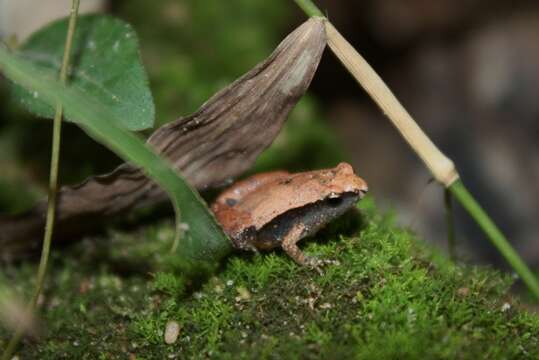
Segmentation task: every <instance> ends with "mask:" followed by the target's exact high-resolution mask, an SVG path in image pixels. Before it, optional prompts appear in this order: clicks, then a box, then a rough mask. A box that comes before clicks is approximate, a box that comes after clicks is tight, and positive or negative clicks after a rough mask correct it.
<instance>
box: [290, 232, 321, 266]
mask: <svg viewBox="0 0 539 360" xmlns="http://www.w3.org/2000/svg"><path fill="white" fill-rule="evenodd" d="M305 229H306V228H305V225H303V224H296V225H294V226H293V227H292V229H290V231H289V232H288V233H287V234H286V235H285V236H284V238H283V242H282V244H281V247H282V248H283V250H284V251H285V252H286V253H287V254H288V256H290V257H291V258H292V259H293V260H294V261H295V262H296V263H298V264H300V265H304V266H309V267H313V268H318V265H320V261H319V260H318V259H316V258H312V257H309V256H307V255H305V254H304V253H303V252H302V251H301V250H300V248H299V247H298V245H297V243H298V241H300V240H301V239H302V238H303V237H304V236H303V234H304V232H305Z"/></svg>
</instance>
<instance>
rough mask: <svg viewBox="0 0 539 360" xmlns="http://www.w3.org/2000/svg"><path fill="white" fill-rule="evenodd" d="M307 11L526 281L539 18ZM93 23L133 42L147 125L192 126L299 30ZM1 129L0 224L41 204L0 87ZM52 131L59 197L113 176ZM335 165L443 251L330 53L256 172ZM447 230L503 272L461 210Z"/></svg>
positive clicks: (249, 24) (188, 13)
mask: <svg viewBox="0 0 539 360" xmlns="http://www.w3.org/2000/svg"><path fill="white" fill-rule="evenodd" d="M8 3H12V4H14V3H18V4H19V5H18V6H21V7H22V6H30V7H31V8H32V9H34V11H26V13H25V16H26V18H28V17H32V14H33V13H35V14H43V12H42V11H38V9H37V8H36V7H37V6H38V5H40V6H44V7H45V8H46V9H48V10H50V11H51V12H52V13H54V11H53V8H54V7H55V6H59V7H60V9H59V10H58V12H59V13H62V11H63V9H67V8H68V6H67V5H65V4H67V3H68V2H65V4H61V3H62V2H60V1H58V2H57V1H52V0H51V1H42V0H39V1H37V0H35V1H33V2H32V1H31V0H25V1H20V2H18V1H6V0H5V1H3V2H2V4H1V6H2V7H1V8H0V11H3V12H4V17H2V16H1V14H0V21H1V19H5V16H6V14H7V12H6V11H7V10H6V6H7V4H8ZM28 4H29V5H28ZM83 4H84V1H83ZM317 4H318V5H319V7H320V8H321V9H323V11H324V12H325V13H326V14H327V16H328V17H329V19H330V20H331V21H332V22H333V24H334V25H335V26H336V27H337V28H338V29H339V30H340V31H341V33H342V34H343V35H344V36H345V37H346V38H347V39H348V40H349V41H350V42H351V43H352V44H353V45H354V46H355V47H356V48H357V49H358V50H359V52H360V53H361V54H362V55H363V56H364V57H365V58H366V59H367V60H368V61H369V62H370V63H371V65H372V66H373V67H374V68H375V69H376V70H377V71H378V72H379V73H380V75H381V76H382V78H383V79H384V80H385V81H386V82H387V83H388V84H389V86H390V87H391V88H392V89H393V91H394V93H395V94H396V95H397V97H398V98H399V99H400V100H401V101H402V102H403V104H404V105H405V107H406V108H407V109H408V110H409V111H410V113H411V114H412V115H413V116H414V117H415V118H416V120H417V122H418V123H419V124H420V126H421V127H422V128H423V129H424V130H425V131H426V133H427V134H428V135H429V136H430V137H431V138H432V139H433V141H434V142H435V143H436V144H437V145H438V146H439V147H440V148H441V149H442V151H443V152H444V153H445V154H446V155H448V156H449V157H450V158H451V159H452V160H453V161H454V162H455V163H456V165H457V168H458V170H459V172H460V174H461V176H462V179H463V181H464V182H465V184H466V185H467V186H468V187H469V189H470V191H471V192H472V193H473V194H474V195H475V196H476V197H477V199H478V200H479V202H480V203H481V204H482V205H483V206H484V207H485V208H486V210H487V211H488V213H489V214H490V215H491V216H492V217H493V219H494V221H495V222H496V223H497V224H498V225H499V226H500V228H501V229H502V231H503V232H504V233H505V234H506V235H507V237H508V238H509V240H510V241H511V242H512V243H513V244H514V246H515V247H516V248H517V250H518V252H519V253H521V254H522V255H523V256H524V258H525V259H526V260H527V261H528V262H529V263H530V264H532V265H534V266H535V268H537V267H539V243H538V241H537V234H538V225H537V220H536V219H537V214H536V211H537V209H538V208H539V186H538V183H539V142H538V141H537V136H538V135H539V123H538V120H539V101H538V95H539V3H537V1H531V0H530V1H502V0H498V1H495V0H489V1H487V0H467V1H464V0H462V1H456V0H407V1H405V0H371V1H367V0H365V1H351V0H349V1H344V0H341V1H335V0H333V1H329V0H326V1H318V2H317ZM62 7H63V8H62ZM97 7H98V8H100V9H101V10H100V11H105V12H110V13H112V14H114V15H116V16H118V17H121V18H123V19H125V20H126V21H128V22H130V23H132V25H133V26H134V28H135V29H136V30H137V32H138V33H139V37H140V42H141V48H142V57H143V59H144V62H145V64H146V66H147V68H148V73H149V77H150V83H151V87H152V91H153V94H154V98H155V102H156V107H157V123H158V125H161V124H163V123H165V122H167V121H170V120H173V119H175V118H177V117H178V116H180V115H185V114H188V113H189V112H192V111H193V110H195V109H196V108H197V107H198V106H200V104H201V103H202V102H204V100H206V99H207V98H208V97H210V96H211V95H212V94H213V93H214V92H215V91H217V90H219V89H220V88H222V87H224V86H225V85H226V84H228V83H229V82H231V81H232V80H233V79H235V78H236V77H238V76H239V75H241V74H242V73H244V72H246V71H248V69H250V68H251V67H252V66H254V65H255V64H256V63H257V62H258V61H261V60H262V59H263V58H264V57H265V56H267V55H268V54H269V53H270V52H271V50H272V49H273V48H274V47H275V46H276V45H277V44H278V42H279V41H280V40H281V39H282V38H283V37H284V36H285V35H286V34H287V33H288V32H290V31H291V30H292V29H294V28H295V27H296V26H298V25H299V24H300V23H301V22H303V21H304V20H305V15H304V14H303V13H301V12H300V11H299V10H298V8H297V7H296V6H295V4H294V3H293V1H291V0H272V1H255V0H227V1H222V0H204V1H201V0H184V1H181V0H177V1H172V0H163V1H157V2H149V1H143V0H130V1H119V0H115V1H110V2H102V4H98V5H97ZM35 16H36V17H39V16H38V15H35ZM40 16H41V15H40ZM39 21H41V20H40V19H37V20H36V24H38V23H39ZM12 23H14V22H13V21H11V23H10V24H7V23H6V22H5V21H4V24H2V23H0V30H1V31H2V33H1V35H2V37H3V39H4V40H6V41H8V40H9V41H12V38H10V37H11V35H12V34H13V33H14V32H17V31H21V32H20V34H22V35H19V41H23V38H24V34H25V32H24V31H26V33H28V31H29V30H28V27H29V26H30V25H26V24H22V22H20V23H21V25H24V26H26V27H27V29H26V30H25V29H24V28H23V29H22V30H21V29H17V28H16V26H15V25H13V24H12ZM6 24H7V25H6ZM15 24H16V22H15ZM36 24H34V25H32V26H36ZM8 25H9V26H8ZM0 119H1V120H0V174H1V175H0V210H1V211H3V212H17V211H21V210H23V209H25V208H27V207H28V206H30V204H31V203H32V202H33V201H34V200H35V199H36V198H39V197H40V196H42V195H43V194H44V192H45V189H46V183H47V174H48V158H49V148H50V128H51V126H50V121H48V120H42V119H35V118H33V117H31V116H29V115H26V114H25V113H24V111H22V110H21V109H18V108H17V107H16V106H15V105H14V104H13V102H12V101H11V100H10V96H9V91H8V87H7V84H6V82H5V81H4V80H2V79H0ZM64 130H65V132H64V140H63V153H62V170H61V181H62V182H63V183H73V182H77V181H80V180H82V179H84V178H85V177H86V176H88V175H90V174H95V173H99V172H104V171H107V170H109V169H111V168H112V167H113V166H114V165H115V164H117V163H118V162H119V160H118V159H117V158H116V157H115V156H111V154H110V153H109V152H108V151H107V150H106V149H104V148H102V147H101V146H99V145H97V144H95V143H93V142H92V140H90V139H89V138H88V137H86V136H85V134H84V133H82V131H80V130H79V129H77V128H76V127H74V126H73V125H69V124H68V125H65V126H64ZM339 160H348V161H350V162H351V163H352V164H353V165H354V167H355V169H356V171H357V172H358V174H360V175H361V176H362V177H364V178H365V179H366V180H367V181H368V182H369V185H370V188H371V193H372V194H373V195H374V197H375V198H376V200H377V202H378V203H379V204H380V205H381V206H382V207H384V208H386V209H388V208H390V209H394V211H395V213H396V215H397V217H398V219H399V221H400V222H401V223H402V224H403V225H404V226H409V227H411V228H412V229H413V230H414V231H417V232H418V233H420V234H421V235H422V236H423V237H424V238H425V239H426V240H427V241H429V242H432V243H435V244H437V245H439V246H441V247H445V238H446V225H445V222H444V205H443V192H442V190H441V189H440V187H439V186H438V185H436V184H431V185H429V180H430V174H429V172H428V171H427V170H426V168H425V167H424V166H423V164H422V163H421V162H420V161H419V159H418V158H417V157H416V155H415V154H414V153H413V152H412V151H411V150H410V149H409V147H408V146H407V145H406V143H405V142H404V141H403V140H402V139H401V138H400V136H399V135H398V133H397V132H396V131H395V130H394V129H393V127H392V126H391V124H390V123H389V121H387V119H385V118H384V117H383V115H382V114H381V113H380V111H378V109H377V108H376V107H375V106H374V105H373V104H372V102H371V101H370V99H369V98H368V97H367V96H366V95H365V94H364V92H363V91H362V90H361V89H360V88H359V87H358V85H357V84H356V83H355V81H354V80H353V79H352V78H351V77H350V76H349V75H348V74H347V72H346V71H345V70H344V68H343V67H342V66H341V65H340V64H339V63H338V62H337V60H336V59H335V58H334V57H333V55H332V54H331V53H330V51H329V50H328V51H327V52H326V54H325V55H324V58H323V59H322V62H321V65H320V67H319V70H318V73H317V75H316V77H315V79H314V81H313V84H312V88H311V92H310V94H309V96H308V97H307V98H306V99H305V100H304V101H302V103H301V104H300V105H299V106H298V109H297V110H296V111H295V113H294V114H293V116H292V117H291V119H290V124H289V126H287V128H286V129H285V131H284V132H283V136H281V137H280V138H279V139H277V141H276V145H275V147H274V148H273V149H271V150H270V151H269V152H268V153H267V154H264V156H263V157H262V159H261V160H260V162H259V164H258V167H257V169H273V168H276V167H283V168H288V169H289V170H296V169H312V168H318V167H323V166H333V165H335V163H336V162H337V161H339ZM457 215H458V222H457V235H458V236H457V240H458V244H459V255H460V257H461V258H462V259H465V260H470V261H478V262H488V263H492V264H495V265H497V266H500V267H505V264H504V262H503V260H502V259H501V257H500V256H499V255H497V252H496V251H495V249H494V248H493V247H492V246H491V245H490V243H489V242H488V240H487V239H486V238H485V237H484V236H483V235H482V233H481V232H480V231H479V229H478V228H477V227H476V225H475V224H474V223H473V222H472V221H471V220H470V219H469V218H468V217H467V216H465V214H464V213H463V212H462V210H461V209H460V208H457Z"/></svg>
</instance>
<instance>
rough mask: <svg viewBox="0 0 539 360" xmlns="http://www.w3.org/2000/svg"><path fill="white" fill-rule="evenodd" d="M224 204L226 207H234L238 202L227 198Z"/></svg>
mask: <svg viewBox="0 0 539 360" xmlns="http://www.w3.org/2000/svg"><path fill="white" fill-rule="evenodd" d="M225 203H226V204H227V205H228V206H234V205H236V204H237V203H238V201H237V200H236V199H232V198H228V199H226V200H225Z"/></svg>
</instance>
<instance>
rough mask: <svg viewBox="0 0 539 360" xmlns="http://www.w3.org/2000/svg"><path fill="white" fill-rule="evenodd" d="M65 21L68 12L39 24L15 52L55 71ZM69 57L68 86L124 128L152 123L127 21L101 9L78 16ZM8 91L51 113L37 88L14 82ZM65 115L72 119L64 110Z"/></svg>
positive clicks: (34, 108)
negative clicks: (103, 108)
mask: <svg viewBox="0 0 539 360" xmlns="http://www.w3.org/2000/svg"><path fill="white" fill-rule="evenodd" d="M67 26H68V18H65V19H61V20H58V21H55V22H53V23H51V24H49V25H47V26H45V27H44V28H42V29H41V30H39V31H37V32H35V33H34V34H33V35H32V36H31V37H30V38H29V39H28V40H27V41H26V42H24V43H23V44H22V45H21V47H20V48H19V49H18V52H19V54H20V55H21V56H22V57H23V58H25V59H26V60H28V61H30V62H32V63H33V64H34V65H35V66H38V67H39V68H41V69H48V70H54V71H56V72H59V70H60V66H61V64H62V56H63V52H64V44H65V36H66V35H65V34H66V33H67ZM71 58H72V59H73V61H72V65H71V67H70V69H69V75H70V78H69V80H68V82H69V83H70V84H71V85H72V86H73V87H75V88H77V89H78V90H80V92H81V93H82V94H84V95H86V96H89V97H93V98H95V99H96V100H97V101H99V102H100V103H101V104H103V105H105V106H107V107H108V108H109V109H110V111H111V112H113V113H114V115H115V118H117V119H119V120H118V121H119V124H121V125H122V126H124V127H126V128H128V129H130V130H142V129H147V128H150V127H152V126H153V124H154V117H155V108H154V103H153V99H152V94H151V92H150V89H149V87H148V80H147V76H146V73H145V71H144V67H143V65H142V62H141V60H140V54H139V46H138V40H137V36H136V33H135V32H134V30H133V28H132V27H131V26H130V25H129V24H127V23H125V22H124V21H122V20H119V19H115V18H112V17H110V16H105V15H86V16H81V17H80V18H79V19H78V20H77V30H76V32H75V35H74V38H73V50H72V56H71ZM14 95H15V98H16V99H17V101H18V102H20V103H21V104H22V105H23V106H24V107H25V108H26V109H28V110H29V111H31V112H32V113H34V114H36V115H38V116H42V117H46V118H53V117H54V107H53V106H51V105H50V104H48V103H47V102H46V101H43V99H42V98H41V94H40V92H39V91H31V92H29V91H27V90H25V89H24V88H22V87H20V86H16V87H15V89H14ZM66 117H67V119H68V120H71V121H74V119H73V118H71V117H70V116H69V115H67V116H66Z"/></svg>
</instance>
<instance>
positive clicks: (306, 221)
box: [251, 192, 360, 250]
mask: <svg viewBox="0 0 539 360" xmlns="http://www.w3.org/2000/svg"><path fill="white" fill-rule="evenodd" d="M359 199H360V196H359V194H356V193H352V192H350V193H345V194H343V195H342V196H340V197H338V198H327V199H324V200H320V201H317V202H315V203H313V204H311V205H309V206H304V207H302V208H299V209H293V210H290V211H287V212H285V213H284V214H282V215H279V216H278V217H276V218H275V219H274V220H273V221H271V222H270V223H268V224H266V225H264V226H263V227H262V228H261V229H260V230H259V231H258V233H257V235H256V239H253V240H251V241H253V245H255V247H256V248H257V249H261V250H262V249H272V248H275V247H280V246H281V243H282V241H283V238H284V237H285V236H286V235H287V234H288V233H289V232H290V230H291V229H292V228H293V227H294V225H296V224H299V223H301V224H303V226H304V227H305V229H304V230H303V232H302V234H301V238H305V237H308V236H311V235H314V234H315V233H316V232H318V230H320V229H321V228H322V227H324V226H325V225H326V224H328V223H329V222H331V221H332V220H334V219H336V218H338V217H339V216H341V215H343V214H344V213H345V212H346V211H348V210H349V209H351V208H353V207H354V206H355V204H356V203H357V202H358V201H359ZM251 235H253V234H251Z"/></svg>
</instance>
